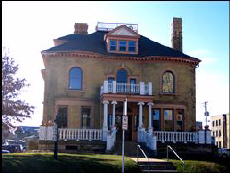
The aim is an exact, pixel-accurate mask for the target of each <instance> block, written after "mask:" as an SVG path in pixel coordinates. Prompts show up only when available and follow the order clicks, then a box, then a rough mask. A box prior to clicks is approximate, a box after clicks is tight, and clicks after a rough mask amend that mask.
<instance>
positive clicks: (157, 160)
mask: <svg viewBox="0 0 230 173" xmlns="http://www.w3.org/2000/svg"><path fill="white" fill-rule="evenodd" d="M131 159H132V160H133V161H135V162H137V158H135V157H133V158H131ZM149 161H150V162H167V161H166V160H162V159H156V158H149ZM138 162H148V159H146V158H138Z"/></svg>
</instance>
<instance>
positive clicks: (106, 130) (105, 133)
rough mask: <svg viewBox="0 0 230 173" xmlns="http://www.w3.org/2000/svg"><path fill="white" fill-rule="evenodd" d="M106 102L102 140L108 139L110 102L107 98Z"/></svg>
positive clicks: (104, 102)
mask: <svg viewBox="0 0 230 173" xmlns="http://www.w3.org/2000/svg"><path fill="white" fill-rule="evenodd" d="M103 104H104V122H103V132H102V133H103V136H102V140H103V141H106V140H107V133H108V104H109V102H108V101H107V100H105V101H103Z"/></svg>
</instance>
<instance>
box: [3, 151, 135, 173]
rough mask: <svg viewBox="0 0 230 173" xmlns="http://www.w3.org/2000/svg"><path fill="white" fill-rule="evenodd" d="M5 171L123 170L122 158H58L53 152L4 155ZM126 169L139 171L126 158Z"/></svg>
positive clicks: (104, 171) (102, 172)
mask: <svg viewBox="0 0 230 173" xmlns="http://www.w3.org/2000/svg"><path fill="white" fill-rule="evenodd" d="M2 168H3V172H64V173H68V172H71V173H73V172H79V173H85V172H92V173H99V172H101V173H112V172H121V158H120V157H113V156H106V155H105V156H103V155H96V156H94V155H86V156H85V155H82V156H81V155H65V154H61V155H58V160H54V159H53V155H52V154H25V155H3V156H2ZM125 171H126V172H127V173H131V172H132V173H134V172H135V173H138V172H139V168H138V167H137V165H136V164H135V163H134V162H133V161H131V160H129V159H126V161H125Z"/></svg>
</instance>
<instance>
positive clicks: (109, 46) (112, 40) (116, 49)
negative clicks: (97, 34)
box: [109, 39, 117, 52]
mask: <svg viewBox="0 0 230 173" xmlns="http://www.w3.org/2000/svg"><path fill="white" fill-rule="evenodd" d="M112 41H114V42H115V43H116V44H115V50H111V42H112ZM109 51H111V52H116V51H117V40H113V39H111V40H109Z"/></svg>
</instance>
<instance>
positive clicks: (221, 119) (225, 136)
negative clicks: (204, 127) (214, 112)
mask: <svg viewBox="0 0 230 173" xmlns="http://www.w3.org/2000/svg"><path fill="white" fill-rule="evenodd" d="M211 123H212V124H211V131H212V132H211V133H212V136H214V137H215V141H216V146H217V147H218V148H229V144H230V138H229V134H230V128H229V124H230V119H229V113H228V114H223V115H218V116H211Z"/></svg>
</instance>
